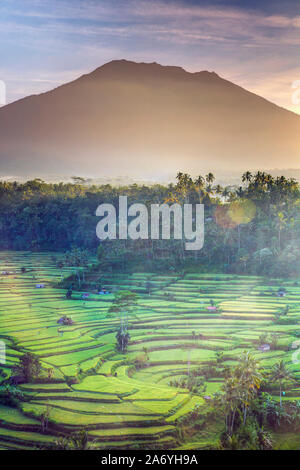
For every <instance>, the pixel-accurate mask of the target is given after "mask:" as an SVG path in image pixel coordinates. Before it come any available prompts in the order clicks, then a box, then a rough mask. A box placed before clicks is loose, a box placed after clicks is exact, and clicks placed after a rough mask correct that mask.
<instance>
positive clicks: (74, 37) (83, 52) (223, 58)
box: [0, 0, 300, 106]
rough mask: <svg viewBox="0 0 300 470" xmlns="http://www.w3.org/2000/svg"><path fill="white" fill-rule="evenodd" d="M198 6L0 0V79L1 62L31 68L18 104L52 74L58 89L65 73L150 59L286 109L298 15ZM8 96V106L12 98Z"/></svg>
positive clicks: (140, 0) (299, 38) (134, 0)
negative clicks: (233, 84)
mask: <svg viewBox="0 0 300 470" xmlns="http://www.w3.org/2000/svg"><path fill="white" fill-rule="evenodd" d="M199 3H200V2H198V3H197V4H193V3H191V2H184V1H183V0H182V1H176V0H173V1H162V0H160V1H155V0H147V1H145V0H127V1H124V0H98V1H96V0H86V1H82V0H51V1H50V0H27V1H26V2H24V0H14V1H12V0H3V1H2V2H1V3H0V18H1V19H0V31H1V39H2V41H1V43H0V53H1V55H2V56H3V57H4V59H2V64H1V65H0V78H2V76H1V74H2V75H3V72H5V71H4V69H3V63H5V60H7V61H9V63H10V64H11V57H14V56H15V57H16V58H17V59H18V64H17V60H16V65H11V68H10V71H12V72H13V71H14V70H15V71H17V70H18V73H20V72H19V71H20V70H21V69H22V67H23V70H25V71H26V65H27V64H26V61H30V66H31V71H32V72H33V73H32V80H31V82H30V86H29V82H26V80H24V83H23V85H22V91H21V89H20V88H19V92H18V94H16V95H15V96H18V97H19V96H21V95H22V93H23V92H24V94H27V93H26V86H27V85H26V83H28V88H27V90H28V92H32V90H34V87H35V86H36V87H37V88H36V89H37V90H40V89H42V84H44V85H43V86H44V87H46V85H47V83H46V82H43V80H47V74H48V75H49V76H51V73H52V71H53V70H54V71H55V73H56V74H57V76H59V78H57V83H61V80H62V78H64V77H65V78H68V77H70V75H71V74H72V73H74V76H73V78H76V75H75V73H77V71H78V72H79V71H80V73H86V72H88V70H89V69H92V68H96V67H97V66H99V65H101V64H102V63H104V62H105V61H108V60H110V59H116V58H128V59H132V60H144V61H146V60H147V59H149V61H160V62H162V63H166V64H173V65H182V66H185V67H186V68H187V69H188V70H190V71H197V70H201V69H203V68H210V69H212V70H215V71H217V72H218V73H219V74H220V75H223V76H225V78H229V79H231V77H235V76H239V77H240V81H238V83H241V84H242V85H244V86H246V87H247V85H249V86H250V87H252V86H253V87H254V91H257V92H258V93H259V92H261V91H262V92H263V93H264V96H266V97H267V98H269V99H272V100H274V101H275V102H278V103H279V102H280V104H281V103H283V102H284V100H286V106H289V105H290V103H289V102H288V101H287V98H285V99H284V96H285V95H286V92H283V91H282V90H283V88H282V89H280V86H282V87H283V86H286V83H287V82H288V80H290V77H291V72H290V71H291V70H295V69H296V65H295V64H297V62H298V51H297V47H298V46H300V35H299V28H300V16H299V9H298V11H297V10H296V9H295V8H292V7H290V6H289V8H287V7H286V8H283V7H282V8H281V10H280V8H279V6H277V8H276V14H275V13H274V14H270V12H263V11H262V10H258V9H255V8H250V7H249V8H245V7H243V8H238V7H233V6H232V5H230V1H228V2H226V5H222V6H221V5H220V2H214V1H212V2H209V4H207V3H206V5H204V2H203V4H202V5H201V4H200V5H199ZM246 4H247V2H245V5H246ZM248 4H249V3H248ZM278 5H279V4H278ZM270 57H271V58H272V59H273V62H272V63H271V62H270V60H269V58H270ZM266 64H268V67H269V69H268V68H267V65H266ZM282 64H285V70H282ZM22 73H23V74H24V73H26V72H22ZM295 73H296V72H295ZM297 73H298V72H297ZM6 74H7V70H6ZM12 74H13V73H9V75H12ZM268 76H269V77H271V79H272V80H274V77H283V76H285V77H286V80H285V82H284V81H282V80H281V78H280V79H279V78H278V80H277V83H278V86H277V87H276V88H274V86H271V85H270V86H267V83H268V80H267V79H266V78H265V77H268ZM45 77H46V78H45ZM250 77H252V78H251V79H250ZM297 78H298V77H297V76H296V77H293V79H297ZM271 79H270V80H271ZM270 80H269V82H270ZM15 83H16V82H15ZM48 83H49V85H50V84H51V81H49V82H48ZM259 83H260V85H259ZM263 83H264V85H263ZM255 87H257V88H255ZM280 90H281V91H280ZM10 96H11V98H13V96H14V93H11V95H10Z"/></svg>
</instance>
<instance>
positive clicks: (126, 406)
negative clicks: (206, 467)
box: [0, 252, 300, 449]
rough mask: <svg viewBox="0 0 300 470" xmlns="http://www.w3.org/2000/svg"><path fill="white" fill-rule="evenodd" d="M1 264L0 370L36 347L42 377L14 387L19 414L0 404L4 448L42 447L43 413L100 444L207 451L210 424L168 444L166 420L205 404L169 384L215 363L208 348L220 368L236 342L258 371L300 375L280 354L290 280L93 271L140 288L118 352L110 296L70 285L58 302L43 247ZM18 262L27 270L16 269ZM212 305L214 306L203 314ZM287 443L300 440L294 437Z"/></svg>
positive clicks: (296, 294)
mask: <svg viewBox="0 0 300 470" xmlns="http://www.w3.org/2000/svg"><path fill="white" fill-rule="evenodd" d="M57 257H59V255H57ZM0 265H1V269H0V271H2V270H9V271H12V272H13V273H14V274H13V275H11V276H0V310H1V312H2V313H0V339H2V340H3V338H4V340H5V342H6V346H7V364H6V367H5V371H6V372H7V373H8V374H10V373H11V367H12V366H13V365H14V364H16V363H17V361H18V357H19V356H20V355H21V354H23V352H24V351H31V352H33V353H35V354H37V355H38V356H39V357H40V358H41V361H42V365H43V367H44V369H45V370H44V371H43V377H44V381H43V383H31V384H24V385H22V389H23V390H24V391H26V393H27V394H29V396H30V397H31V401H29V402H23V403H22V406H21V409H14V408H8V407H4V406H0V426H1V429H0V447H2V448H15V449H18V448H23V447H24V448H29V447H30V448H34V447H38V446H39V445H41V446H43V445H46V446H49V445H50V446H51V445H52V444H53V441H54V439H55V437H54V436H53V435H51V434H50V433H47V432H45V433H44V434H41V430H40V427H41V425H40V417H41V414H42V413H43V412H45V411H46V410H49V413H50V414H49V419H50V428H51V426H53V428H51V429H52V431H53V430H56V431H55V432H57V429H59V430H60V432H70V431H72V430H73V431H74V430H78V429H79V428H81V427H85V428H86V429H87V430H88V431H89V438H90V439H96V441H97V445H98V446H99V448H113V447H116V448H135V446H141V448H145V449H148V448H179V449H189V448H190V449H197V448H199V449H200V448H201V449H202V448H212V447H216V445H217V435H218V434H217V432H219V431H218V430H217V431H215V432H213V429H209V430H208V431H204V430H203V434H202V435H201V436H202V437H201V439H200V438H199V439H198V437H199V436H197V440H196V441H193V439H192V438H190V441H189V442H184V443H182V445H181V446H179V447H178V442H177V443H176V439H175V438H174V437H172V436H173V435H174V433H175V431H176V423H178V421H180V419H181V418H182V417H184V416H185V415H187V414H188V413H190V412H191V411H193V409H194V407H195V406H199V405H201V409H204V410H205V409H206V408H207V407H208V404H207V403H206V402H205V401H204V399H203V397H202V396H200V395H191V394H190V393H189V391H188V390H187V389H180V388H175V387H173V386H170V385H169V384H170V381H171V380H174V379H175V378H180V377H183V376H185V377H187V375H188V373H193V372H194V371H197V370H198V371H199V370H200V371H199V374H200V375H201V369H202V368H203V367H204V366H205V367H209V368H211V367H216V351H223V352H224V360H223V363H222V365H234V364H236V363H237V360H238V356H239V355H240V354H241V352H243V351H244V350H245V349H247V350H252V351H253V352H254V353H255V355H256V357H257V358H258V359H259V360H260V363H261V366H262V367H263V368H265V369H270V367H272V365H274V364H275V363H276V362H278V361H279V360H280V359H283V360H284V362H285V363H286V364H287V365H288V366H289V367H290V368H291V369H292V370H293V371H294V373H295V375H296V376H297V377H299V380H300V374H299V373H298V372H299V366H298V364H293V363H292V351H290V350H289V348H290V346H291V344H292V343H293V341H295V340H296V339H298V336H297V331H298V324H299V322H300V287H297V286H295V285H294V284H293V282H291V281H289V280H278V281H276V280H274V279H273V280H267V279H265V278H264V279H263V278H260V277H257V276H253V277H251V276H232V275H222V274H196V273H195V274H194V273H193V274H186V275H185V276H184V277H183V278H182V277H180V276H177V275H176V273H175V274H174V275H163V274H159V275H158V274H155V273H134V274H130V275H127V274H126V275H123V274H118V275H115V274H111V273H107V274H103V275H102V278H103V279H102V283H103V285H104V287H106V288H107V289H113V288H114V289H115V290H117V289H127V288H128V289H130V290H133V291H135V292H138V293H139V294H140V300H139V303H138V307H137V308H136V311H135V314H134V315H131V316H130V317H129V333H130V337H131V339H130V343H129V347H128V352H127V354H125V355H122V354H120V353H119V352H117V351H116V348H115V342H116V340H115V336H116V331H117V329H118V328H119V318H118V317H117V316H114V315H107V312H108V309H109V307H110V306H111V301H112V298H113V296H112V295H108V296H105V298H103V297H101V296H98V295H97V294H96V293H94V292H93V293H91V297H90V300H88V301H83V300H82V299H81V293H80V292H76V293H75V296H74V297H75V298H74V299H73V300H70V301H67V300H66V299H65V291H63V290H61V289H59V288H57V285H56V283H57V282H58V281H59V280H60V276H61V273H60V270H59V269H57V268H56V266H55V265H54V263H53V260H52V255H51V254H50V253H43V254H39V253H29V252H17V253H15V252H0ZM22 266H25V267H26V269H27V272H26V273H24V274H22V273H21V269H20V268H21V267H22ZM69 273H72V268H64V269H63V275H68V274H69ZM148 280H150V281H151V283H152V290H151V295H150V296H149V295H148V293H147V290H146V282H147V281H148ZM37 282H44V283H45V284H46V288H45V289H36V288H35V284H36V283H37ZM282 285H284V286H285V287H286V288H287V296H286V297H284V298H277V297H276V296H274V295H271V291H272V292H276V290H277V288H278V287H279V286H282ZM166 294H167V295H166ZM170 296H173V297H170ZM211 301H213V302H214V303H215V304H216V305H217V306H218V311H217V312H210V311H209V310H207V307H208V306H209V305H210V303H211ZM287 304H288V305H289V306H290V311H289V313H288V315H287V318H292V319H293V320H294V321H295V324H293V325H291V324H290V325H282V324H275V323H273V321H272V320H273V319H274V315H275V313H276V312H277V311H278V309H282V308H285V306H286V305H287ZM3 312H5V313H3ZM62 315H67V316H70V317H71V318H72V319H73V320H74V324H73V325H72V326H59V325H58V324H57V320H58V319H59V318H60V317H61V316H62ZM273 333H275V334H277V335H279V336H278V337H279V341H278V350H276V351H268V352H265V353H262V352H260V351H258V349H257V348H258V340H259V337H260V336H261V335H262V334H268V335H271V334H273ZM137 364H139V365H138V366H136V365H137ZM48 368H52V369H53V377H52V378H51V379H47V372H46V369H48ZM221 386H222V379H220V378H214V379H208V381H206V390H205V392H203V393H202V395H212V394H213V393H215V392H218V391H219V390H220V389H221ZM299 390H300V381H299V383H294V384H293V385H291V387H290V388H289V389H287V390H286V396H285V397H284V400H289V399H293V400H294V399H299V400H300V394H299ZM274 396H275V398H276V399H277V394H276V393H274ZM175 434H176V433H175ZM275 441H276V446H277V447H278V448H286V446H288V445H289V444H287V439H285V436H284V435H278V436H277V435H276V439H275ZM290 445H291V446H294V448H298V447H299V443H298V439H297V438H296V437H295V436H294V435H293V436H291V437H290Z"/></svg>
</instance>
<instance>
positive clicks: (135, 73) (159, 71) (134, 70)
mask: <svg viewBox="0 0 300 470" xmlns="http://www.w3.org/2000/svg"><path fill="white" fill-rule="evenodd" d="M86 76H90V77H93V78H98V77H104V76H107V77H111V78H114V77H119V78H136V79H140V78H141V77H144V78H149V79H153V78H155V77H157V78H169V79H184V78H190V79H191V78H197V79H199V78H200V79H214V78H219V76H218V75H217V74H216V73H215V72H208V71H206V70H203V71H199V72H195V73H193V72H188V71H187V70H185V69H184V68H182V67H178V66H174V65H161V64H159V63H157V62H134V61H131V60H126V59H119V60H112V61H110V62H107V63H106V64H104V65H101V66H100V67H98V68H97V69H95V70H94V71H93V72H91V73H90V74H89V75H85V77H86Z"/></svg>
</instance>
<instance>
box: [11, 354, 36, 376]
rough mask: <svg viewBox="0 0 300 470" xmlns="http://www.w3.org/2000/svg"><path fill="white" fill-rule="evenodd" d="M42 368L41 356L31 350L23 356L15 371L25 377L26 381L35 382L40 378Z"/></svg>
mask: <svg viewBox="0 0 300 470" xmlns="http://www.w3.org/2000/svg"><path fill="white" fill-rule="evenodd" d="M41 370H42V366H41V363H40V360H39V358H38V357H37V356H36V355H35V354H33V353H30V352H27V353H25V354H24V355H23V356H21V357H20V361H19V364H18V365H16V366H15V367H14V371H15V373H16V374H17V375H20V376H21V377H23V378H24V381H25V382H33V381H35V380H36V379H38V377H39V375H40V373H41Z"/></svg>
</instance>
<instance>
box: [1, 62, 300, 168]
mask: <svg viewBox="0 0 300 470" xmlns="http://www.w3.org/2000/svg"><path fill="white" fill-rule="evenodd" d="M299 131H300V116H298V115H296V114H293V113H291V112H289V111H287V110H285V109H282V108H280V107H278V106H276V105H274V104H272V103H270V102H268V101H267V100H265V99H263V98H261V97H259V96H257V95H255V94H253V93H250V92H248V91H246V90H244V89H242V88H241V87H239V86H237V85H234V84H233V83H231V82H228V81H226V80H224V79H222V78H220V77H219V76H218V75H217V74H215V73H210V72H198V73H188V72H186V71H185V70H183V69H182V68H180V67H165V66H161V65H158V64H156V63H153V64H145V63H140V64H137V63H134V62H128V61H124V60H121V61H113V62H110V63H108V64H105V65H103V66H102V67H99V68H98V69H96V70H95V71H94V72H92V73H90V74H88V75H83V76H82V77H80V78H79V79H77V80H75V81H73V82H70V83H68V84H66V85H63V86H61V87H58V88H56V89H54V90H52V91H50V92H47V93H44V94H41V95H37V96H29V97H27V98H25V99H22V100H20V101H17V102H15V103H12V104H10V105H7V106H5V107H3V108H1V109H0V172H2V173H3V172H10V173H14V174H29V173H30V174H32V173H34V172H36V173H37V174H40V175H43V174H47V173H58V172H60V173H65V174H83V175H91V176H96V175H98V176H102V175H119V174H131V175H142V176H148V175H156V174H157V175H160V174H163V173H165V172H168V173H171V172H176V171H177V170H178V169H181V170H188V171H191V172H194V171H196V172H197V171H202V170H203V169H208V168H212V169H214V168H219V169H230V167H232V168H234V169H235V170H237V169H241V170H243V169H245V168H250V169H251V168H255V167H259V168H272V167H273V168H274V167H279V168H280V167H283V166H284V167H295V168H299V167H300V145H299V138H297V137H298V136H299Z"/></svg>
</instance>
